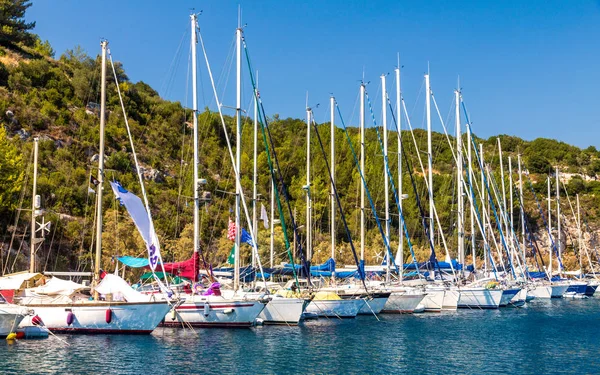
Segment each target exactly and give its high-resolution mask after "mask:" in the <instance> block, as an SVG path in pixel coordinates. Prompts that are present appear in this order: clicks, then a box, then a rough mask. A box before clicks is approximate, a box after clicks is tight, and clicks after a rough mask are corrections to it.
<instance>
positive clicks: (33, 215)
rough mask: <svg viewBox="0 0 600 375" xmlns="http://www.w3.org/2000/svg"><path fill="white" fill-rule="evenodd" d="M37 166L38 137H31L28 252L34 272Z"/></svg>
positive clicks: (30, 266)
mask: <svg viewBox="0 0 600 375" xmlns="http://www.w3.org/2000/svg"><path fill="white" fill-rule="evenodd" d="M37 167H38V137H35V138H33V193H32V196H31V249H30V254H29V272H31V273H34V272H35V244H36V238H35V232H36V230H35V229H36V228H35V218H36V216H37V215H38V212H37V211H38V210H39V208H40V207H39V204H38V200H37V197H36V195H37Z"/></svg>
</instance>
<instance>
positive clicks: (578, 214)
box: [575, 194, 596, 277]
mask: <svg viewBox="0 0 600 375" xmlns="http://www.w3.org/2000/svg"><path fill="white" fill-rule="evenodd" d="M575 197H576V198H577V229H578V231H577V233H578V237H579V238H578V243H579V264H580V265H581V264H582V263H581V249H583V237H582V233H581V212H580V211H579V194H577V195H576V196H575ZM585 254H586V255H587V257H588V261H589V263H590V268H591V270H592V273H593V274H594V277H595V276H596V274H595V272H594V267H593V265H592V261H591V259H590V255H589V254H588V252H587V249H586V250H585ZM580 267H581V272H583V266H580Z"/></svg>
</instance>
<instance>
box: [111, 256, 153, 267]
mask: <svg viewBox="0 0 600 375" xmlns="http://www.w3.org/2000/svg"><path fill="white" fill-rule="evenodd" d="M117 259H118V260H119V262H121V263H123V264H124V265H126V266H127V267H131V268H141V267H147V266H148V265H149V264H150V263H149V262H148V259H147V258H135V257H129V256H124V257H118V258H117Z"/></svg>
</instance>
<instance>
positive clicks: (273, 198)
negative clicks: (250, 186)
mask: <svg viewBox="0 0 600 375" xmlns="http://www.w3.org/2000/svg"><path fill="white" fill-rule="evenodd" d="M275 172H277V170H276V169H274V170H273V175H275ZM294 238H296V236H294ZM270 250H271V253H270V260H271V262H270V265H271V268H273V261H274V259H273V258H274V257H275V180H274V179H273V178H271V249H270Z"/></svg>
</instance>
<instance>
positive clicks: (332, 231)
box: [329, 96, 335, 260]
mask: <svg viewBox="0 0 600 375" xmlns="http://www.w3.org/2000/svg"><path fill="white" fill-rule="evenodd" d="M329 102H330V105H331V163H330V164H329V165H330V166H331V194H330V199H331V213H330V214H329V217H330V219H329V222H330V224H331V259H333V260H335V98H334V97H333V96H331V98H329Z"/></svg>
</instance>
